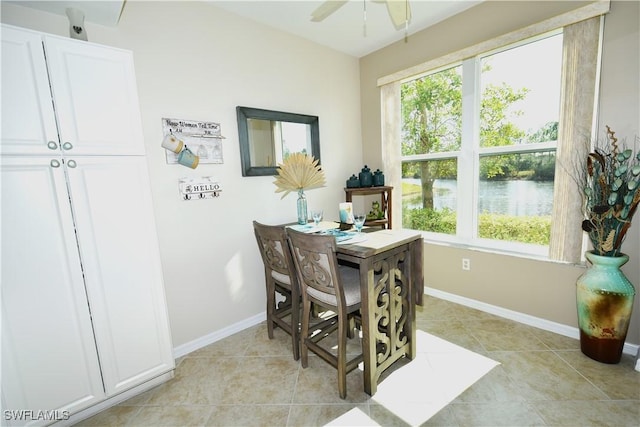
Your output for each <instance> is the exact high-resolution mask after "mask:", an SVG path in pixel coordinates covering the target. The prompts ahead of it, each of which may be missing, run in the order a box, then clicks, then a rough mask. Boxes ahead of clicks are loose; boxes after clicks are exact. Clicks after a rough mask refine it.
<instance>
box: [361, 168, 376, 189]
mask: <svg viewBox="0 0 640 427" xmlns="http://www.w3.org/2000/svg"><path fill="white" fill-rule="evenodd" d="M358 177H359V178H360V187H371V186H373V174H372V173H371V169H369V166H367V165H364V167H363V168H362V171H361V172H360V173H359V174H358Z"/></svg>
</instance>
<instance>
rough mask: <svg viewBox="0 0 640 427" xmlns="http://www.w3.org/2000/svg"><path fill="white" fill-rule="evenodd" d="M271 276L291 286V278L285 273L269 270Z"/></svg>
mask: <svg viewBox="0 0 640 427" xmlns="http://www.w3.org/2000/svg"><path fill="white" fill-rule="evenodd" d="M271 277H273V279H274V280H275V281H276V282H278V283H282V284H285V285H289V286H291V278H290V277H289V276H287V275H286V274H282V273H278V272H277V271H275V270H271Z"/></svg>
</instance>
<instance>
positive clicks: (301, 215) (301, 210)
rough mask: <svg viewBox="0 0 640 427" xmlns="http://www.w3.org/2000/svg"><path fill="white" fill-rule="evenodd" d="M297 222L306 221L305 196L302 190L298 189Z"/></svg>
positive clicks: (303, 222) (304, 222)
mask: <svg viewBox="0 0 640 427" xmlns="http://www.w3.org/2000/svg"><path fill="white" fill-rule="evenodd" d="M297 205H298V224H306V223H307V218H308V216H307V197H306V196H305V195H304V190H303V189H300V190H298V201H297Z"/></svg>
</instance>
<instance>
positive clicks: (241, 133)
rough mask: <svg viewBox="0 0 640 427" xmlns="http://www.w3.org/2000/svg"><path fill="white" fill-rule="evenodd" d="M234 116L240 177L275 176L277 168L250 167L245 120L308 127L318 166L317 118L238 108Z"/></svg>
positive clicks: (312, 152)
mask: <svg viewBox="0 0 640 427" xmlns="http://www.w3.org/2000/svg"><path fill="white" fill-rule="evenodd" d="M236 114H237V116H238V140H239V142H240V162H241V164H242V176H275V175H276V174H277V172H276V170H277V167H271V166H268V167H265V166H260V167H256V166H251V151H250V149H249V130H248V127H247V119H260V120H271V121H278V122H291V123H303V124H308V125H310V126H311V155H312V156H313V157H314V158H315V159H316V160H318V164H320V125H319V121H318V116H309V115H306V114H296V113H286V112H283V111H272V110H262V109H260V108H251V107H240V106H238V107H236Z"/></svg>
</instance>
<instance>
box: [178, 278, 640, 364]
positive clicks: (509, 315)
mask: <svg viewBox="0 0 640 427" xmlns="http://www.w3.org/2000/svg"><path fill="white" fill-rule="evenodd" d="M424 293H425V294H426V295H431V296H433V297H436V298H440V299H443V300H446V301H451V302H455V303H456V304H460V305H464V306H466V307H471V308H475V309H478V310H482V311H484V312H487V313H490V314H494V315H496V316H500V317H504V318H505V319H509V320H513V321H515V322H519V323H523V324H525V325H529V326H533V327H536V328H538V329H542V330H545V331H549V332H554V333H556V334H560V335H563V336H565V337H569V338H574V339H579V338H580V331H579V330H578V328H575V327H573V326H568V325H564V324H562V323H557V322H552V321H550V320H546V319H542V318H539V317H535V316H531V315H529V314H524V313H520V312H517V311H513V310H509V309H506V308H502V307H498V306H495V305H491V304H487V303H485V302H481V301H477V300H474V299H471V298H466V297H462V296H459V295H455V294H450V293H448V292H444V291H441V290H438V289H434V288H429V287H426V286H425V288H424ZM266 318H267V314H266V312H264V311H263V312H262V313H258V314H256V315H255V316H253V317H250V318H248V319H245V320H243V321H241V322H238V323H234V324H233V325H231V326H228V327H226V328H224V329H221V330H219V331H216V332H212V333H210V334H207V335H205V336H202V337H200V338H198V339H195V340H193V341H190V342H188V343H185V344H182V345H179V346H177V347H175V348H174V349H173V356H174V357H175V358H176V359H177V358H179V357H182V356H185V355H187V354H189V353H191V352H192V351H195V350H198V349H200V348H202V347H206V346H208V345H209V344H213V343H214V342H216V341H219V340H221V339H223V338H226V337H228V336H230V335H233V334H235V333H236V332H240V331H242V330H243V329H246V328H249V327H251V326H254V325H257V324H258V323H260V322H262V321H264V320H266ZM622 351H623V352H624V353H625V354H631V355H636V354H638V352H640V346H639V345H636V344H629V343H625V345H624V349H623V350H622ZM635 370H636V371H640V359H637V360H636V367H635Z"/></svg>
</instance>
